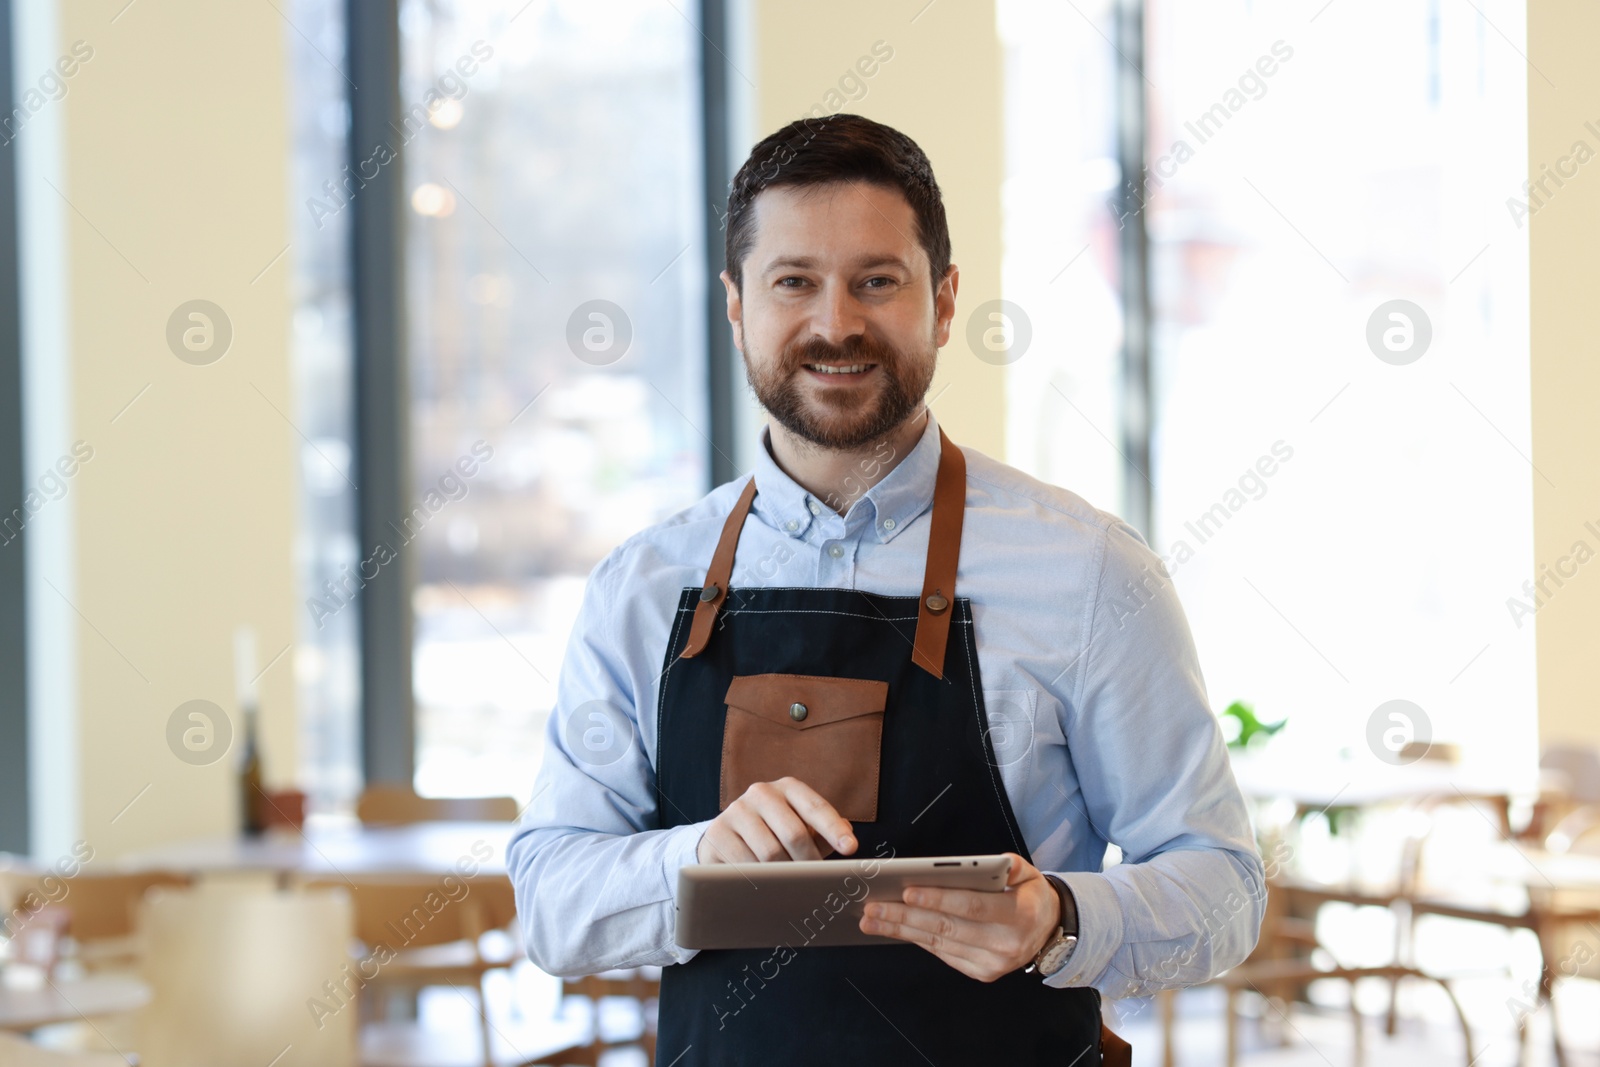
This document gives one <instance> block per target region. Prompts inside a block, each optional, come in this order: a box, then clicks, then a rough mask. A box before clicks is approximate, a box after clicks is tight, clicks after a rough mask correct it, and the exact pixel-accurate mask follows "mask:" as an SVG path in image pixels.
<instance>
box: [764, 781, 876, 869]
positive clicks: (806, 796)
mask: <svg viewBox="0 0 1600 1067" xmlns="http://www.w3.org/2000/svg"><path fill="white" fill-rule="evenodd" d="M774 784H776V785H777V786H778V788H779V789H781V790H783V796H784V799H786V800H787V801H788V802H789V806H790V807H791V808H793V809H794V811H795V814H796V815H799V816H800V818H802V819H804V820H805V821H806V824H807V825H808V826H810V827H811V828H812V829H814V830H816V831H817V833H819V834H821V835H822V836H823V838H825V839H826V840H827V841H828V843H829V844H831V845H832V846H833V847H834V848H835V849H837V850H838V851H839V854H840V855H842V856H848V855H849V854H850V853H852V852H854V851H855V850H856V839H855V835H854V834H852V833H851V832H850V820H848V819H846V818H845V817H844V816H843V815H840V814H839V812H838V811H837V810H836V809H835V808H834V806H833V805H832V804H829V803H828V802H827V801H826V800H825V799H823V796H822V794H821V793H818V792H817V791H816V790H815V789H812V788H811V787H810V786H809V785H806V784H805V783H804V782H802V781H801V780H800V779H798V778H784V779H781V780H779V781H778V782H776V783H774Z"/></svg>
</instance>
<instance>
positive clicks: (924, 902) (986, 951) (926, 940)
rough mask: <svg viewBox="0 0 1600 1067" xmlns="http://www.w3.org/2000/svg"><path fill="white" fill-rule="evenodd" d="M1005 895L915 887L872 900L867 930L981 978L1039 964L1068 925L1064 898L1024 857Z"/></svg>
mask: <svg viewBox="0 0 1600 1067" xmlns="http://www.w3.org/2000/svg"><path fill="white" fill-rule="evenodd" d="M1006 855H1008V856H1010V857H1011V874H1010V877H1009V878H1008V879H1007V881H1006V889H1005V892H1003V893H985V892H982V891H979V890H975V889H935V888H933V887H931V886H912V887H908V888H907V889H906V890H905V892H904V893H903V894H902V899H903V900H904V901H905V903H903V904H896V903H893V902H891V901H876V902H869V903H868V904H867V906H866V909H865V914H864V915H863V916H862V919H861V931H862V932H863V933H868V934H878V935H880V936H883V937H894V938H898V939H900V940H901V941H909V942H911V943H912V944H913V945H921V946H922V947H923V948H925V949H927V950H928V951H929V952H931V953H933V954H934V955H935V956H938V957H939V958H940V959H941V960H944V961H945V962H946V963H948V964H949V965H950V966H952V967H954V968H955V969H956V970H958V971H960V972H961V973H962V974H965V975H967V976H968V977H971V978H976V979H977V980H978V981H980V982H992V981H994V980H995V979H997V978H999V977H1001V976H1002V975H1006V974H1010V973H1011V972H1012V971H1014V970H1016V969H1017V968H1018V967H1022V966H1025V965H1027V964H1028V963H1031V962H1032V961H1033V957H1034V956H1036V955H1038V953H1039V950H1040V949H1041V948H1043V947H1044V943H1045V942H1046V941H1048V940H1049V939H1050V935H1051V934H1052V933H1053V932H1054V931H1055V929H1056V927H1057V926H1058V925H1060V922H1061V898H1060V897H1058V896H1056V891H1055V890H1054V889H1053V888H1051V886H1050V883H1049V882H1047V881H1045V879H1044V875H1042V874H1040V873H1039V868H1037V867H1035V866H1034V865H1033V864H1031V863H1029V862H1028V861H1027V860H1025V859H1023V858H1022V857H1021V856H1019V855H1017V854H1016V853H1015V852H1008V853H1006Z"/></svg>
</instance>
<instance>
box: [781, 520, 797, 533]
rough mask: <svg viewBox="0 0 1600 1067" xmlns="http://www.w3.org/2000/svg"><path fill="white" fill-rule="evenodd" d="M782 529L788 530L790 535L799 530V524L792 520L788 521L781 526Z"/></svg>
mask: <svg viewBox="0 0 1600 1067" xmlns="http://www.w3.org/2000/svg"><path fill="white" fill-rule="evenodd" d="M783 528H784V529H785V530H788V531H789V532H790V533H794V532H795V531H796V530H798V529H800V524H799V523H798V522H795V521H794V520H793V519H790V520H789V521H788V522H786V523H784V524H783Z"/></svg>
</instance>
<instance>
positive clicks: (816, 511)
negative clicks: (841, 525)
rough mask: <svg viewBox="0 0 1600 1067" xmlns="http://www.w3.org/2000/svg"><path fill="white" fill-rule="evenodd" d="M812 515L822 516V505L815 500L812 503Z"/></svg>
mask: <svg viewBox="0 0 1600 1067" xmlns="http://www.w3.org/2000/svg"><path fill="white" fill-rule="evenodd" d="M811 514H813V515H821V514H822V505H821V504H818V503H817V502H816V501H815V500H813V501H811Z"/></svg>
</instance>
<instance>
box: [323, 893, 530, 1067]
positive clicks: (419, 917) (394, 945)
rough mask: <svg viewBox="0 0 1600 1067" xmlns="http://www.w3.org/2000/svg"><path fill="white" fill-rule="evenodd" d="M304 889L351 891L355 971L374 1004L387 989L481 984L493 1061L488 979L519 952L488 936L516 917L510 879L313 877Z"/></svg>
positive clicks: (487, 1050)
mask: <svg viewBox="0 0 1600 1067" xmlns="http://www.w3.org/2000/svg"><path fill="white" fill-rule="evenodd" d="M306 887H307V888H308V889H313V890H315V889H323V888H342V889H344V890H346V891H347V892H348V893H349V895H350V899H351V902H352V907H353V908H354V923H355V937H356V939H357V940H358V941H360V942H361V945H362V949H361V956H360V961H361V962H360V963H358V964H356V965H355V966H354V967H353V968H352V970H353V971H354V972H355V973H357V974H358V975H359V976H360V977H361V979H362V981H361V982H360V983H359V988H360V989H362V990H370V993H369V994H368V996H369V998H370V1000H369V1003H374V1004H381V1003H382V1001H381V997H382V995H383V994H386V993H388V992H391V991H398V990H417V989H422V988H425V987H427V986H444V985H448V986H453V987H457V988H459V987H460V986H464V985H465V986H471V987H472V988H473V989H474V990H476V991H477V994H478V1018H479V1022H480V1026H481V1030H482V1035H483V1055H484V1063H485V1064H486V1065H487V1064H492V1063H493V1059H492V1052H493V1044H492V1042H491V1040H490V1039H491V1036H492V1027H491V1026H490V1022H489V1004H488V997H487V996H486V995H485V993H484V989H483V979H484V977H485V976H486V975H487V974H488V973H489V972H490V971H492V970H503V969H508V968H510V966H511V965H512V964H513V963H515V962H516V961H517V959H518V958H519V956H520V951H519V949H518V948H517V947H516V946H517V943H516V941H515V939H514V938H508V939H507V944H506V946H505V947H503V948H502V949H500V950H498V951H496V950H494V949H492V948H486V947H485V945H484V936H483V935H485V934H487V933H489V932H491V931H494V930H500V929H504V928H506V927H509V926H511V925H513V923H514V922H515V920H516V901H515V898H514V896H513V891H512V887H511V882H510V880H509V879H505V878H489V877H483V878H457V877H455V876H454V875H447V876H445V877H443V878H440V877H436V876H420V875H419V876H397V877H384V878H378V877H357V878H355V879H353V880H346V879H343V878H331V879H318V880H313V881H309V882H307V883H306ZM346 962H351V961H348V960H347V961H346ZM352 984H354V983H352ZM373 1014H377V1013H376V1012H374V1013H373Z"/></svg>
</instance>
